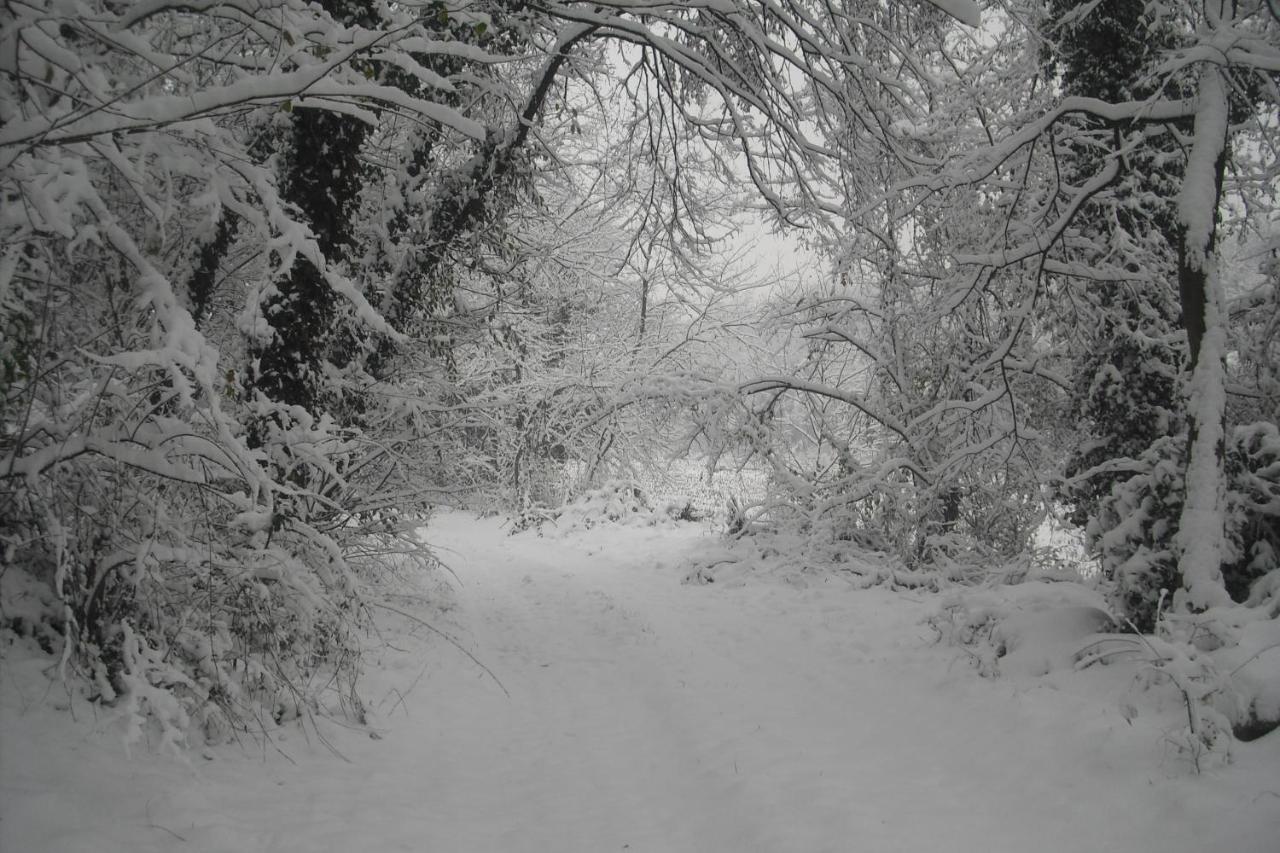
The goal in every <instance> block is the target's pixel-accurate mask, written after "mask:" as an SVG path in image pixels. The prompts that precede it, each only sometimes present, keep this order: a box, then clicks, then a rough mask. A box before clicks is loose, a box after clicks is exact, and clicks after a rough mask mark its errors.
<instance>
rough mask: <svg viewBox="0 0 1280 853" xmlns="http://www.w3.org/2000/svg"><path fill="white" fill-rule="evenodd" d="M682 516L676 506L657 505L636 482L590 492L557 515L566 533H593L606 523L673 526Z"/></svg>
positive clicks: (616, 482) (607, 485)
mask: <svg viewBox="0 0 1280 853" xmlns="http://www.w3.org/2000/svg"><path fill="white" fill-rule="evenodd" d="M679 513H680V508H679V507H677V506H675V505H674V504H662V505H658V506H654V505H653V504H652V503H651V502H650V500H649V497H648V496H647V495H646V494H645V493H644V490H643V489H641V488H640V487H639V486H638V485H636V484H635V483H633V482H630V481H626V480H613V481H610V482H608V483H605V484H604V485H603V486H601V487H600V488H598V489H589V490H587V491H586V492H584V493H583V494H582V495H581V496H580V497H579V498H578V499H577V500H574V501H571V502H570V503H568V504H566V505H565V506H564V507H562V508H561V509H560V510H558V511H557V512H555V513H554V523H555V525H556V528H557V529H559V530H562V531H567V530H574V529H582V530H589V529H591V528H593V527H598V526H600V525H603V524H629V525H644V526H649V525H655V524H664V523H670V522H672V521H674V520H675V518H676V516H677V515H678V514H679Z"/></svg>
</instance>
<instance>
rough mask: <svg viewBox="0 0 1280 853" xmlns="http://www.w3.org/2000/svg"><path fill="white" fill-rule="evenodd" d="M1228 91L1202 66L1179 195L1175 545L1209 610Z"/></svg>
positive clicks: (1217, 538) (1220, 483)
mask: <svg viewBox="0 0 1280 853" xmlns="http://www.w3.org/2000/svg"><path fill="white" fill-rule="evenodd" d="M1227 112H1228V90H1227V86H1226V81H1225V80H1224V79H1223V73H1222V70H1221V69H1220V68H1219V67H1218V66H1217V65H1214V64H1212V63H1208V62H1206V63H1204V65H1203V66H1202V70H1201V78H1200V88H1199V105H1198V108H1197V111H1196V117H1195V131H1194V136H1193V142H1192V148H1191V154H1190V156H1189V157H1188V160H1187V171H1186V176H1185V178H1184V179H1183V183H1182V191H1181V194H1180V195H1179V197H1178V223H1179V226H1180V232H1181V240H1180V241H1179V247H1178V249H1179V251H1178V284H1179V289H1180V291H1181V298H1182V311H1183V322H1184V324H1185V326H1186V330H1187V344H1188V350H1189V352H1190V354H1191V365H1190V366H1191V384H1190V389H1189V395H1188V400H1187V419H1188V424H1189V427H1188V437H1187V464H1186V498H1185V502H1184V503H1183V507H1182V516H1181V518H1180V519H1179V522H1178V534H1177V540H1176V542H1175V544H1176V546H1177V550H1178V552H1179V554H1180V556H1179V561H1178V571H1179V574H1180V575H1181V576H1182V589H1181V590H1180V591H1179V592H1178V593H1177V595H1176V596H1175V603H1177V604H1179V605H1181V606H1183V607H1186V608H1190V609H1192V610H1197V611H1198V610H1205V609H1207V608H1210V607H1214V606H1216V605H1220V604H1227V603H1229V602H1230V597H1229V596H1228V595H1227V590H1226V587H1225V585H1224V584H1223V581H1222V558H1223V549H1224V544H1225V543H1224V533H1223V530H1224V527H1225V524H1224V512H1225V499H1224V491H1225V478H1224V475H1223V456H1224V448H1225V435H1226V427H1225V415H1226V390H1225V380H1226V365H1225V358H1226V315H1225V313H1224V312H1223V295H1222V280H1221V275H1220V270H1219V265H1218V255H1217V245H1216V241H1217V224H1218V223H1217V220H1218V203H1219V200H1220V199H1221V196H1222V178H1223V172H1224V170H1225V165H1226V155H1227V127H1228V121H1227Z"/></svg>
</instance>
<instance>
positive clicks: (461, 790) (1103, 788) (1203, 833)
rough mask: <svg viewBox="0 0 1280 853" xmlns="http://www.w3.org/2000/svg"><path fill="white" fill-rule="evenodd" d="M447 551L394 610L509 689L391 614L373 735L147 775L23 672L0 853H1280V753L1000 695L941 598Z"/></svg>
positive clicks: (115, 739) (441, 525)
mask: <svg viewBox="0 0 1280 853" xmlns="http://www.w3.org/2000/svg"><path fill="white" fill-rule="evenodd" d="M429 538H430V541H432V542H433V543H434V544H435V545H437V546H438V548H439V549H440V553H441V556H442V557H443V558H444V559H445V561H446V562H447V563H448V565H449V566H450V568H451V569H452V570H453V571H454V572H455V573H456V580H455V581H453V587H454V592H453V594H452V596H450V597H447V598H446V599H445V600H444V602H443V603H444V606H443V607H442V606H441V598H440V596H439V595H438V594H432V595H431V596H430V597H428V596H427V595H425V594H424V595H414V594H403V595H399V596H397V597H395V598H394V599H393V600H392V602H391V603H392V604H393V606H395V607H396V608H397V609H398V610H401V611H404V613H406V614H409V615H411V616H414V617H416V618H420V619H424V620H426V621H428V622H430V623H431V624H432V625H433V626H434V627H435V628H436V629H438V630H439V631H444V632H447V633H449V634H450V635H451V636H454V637H456V638H457V640H458V642H459V643H460V644H461V645H462V646H463V647H464V648H465V649H466V650H467V651H469V652H471V653H472V654H474V656H475V657H476V658H477V659H478V660H479V661H480V662H482V663H483V664H484V666H485V667H487V668H488V670H490V671H491V674H490V673H487V672H485V670H484V669H482V668H481V667H480V666H477V664H476V663H474V662H473V661H472V660H470V659H469V658H468V657H467V655H465V654H463V653H462V652H460V651H459V650H458V649H456V648H454V647H452V646H451V645H449V643H447V642H446V641H445V640H444V639H442V637H441V636H440V635H439V634H438V633H436V632H433V631H431V630H428V629H426V628H424V627H423V626H421V625H420V624H418V623H417V622H415V621H414V620H413V619H411V618H406V617H405V616H402V615H399V614H396V613H392V612H389V611H387V612H385V614H384V615H385V617H386V618H385V619H384V620H383V624H382V631H381V635H380V636H378V637H371V638H370V643H371V645H372V647H373V649H374V650H373V652H372V653H371V655H370V660H369V671H368V673H367V675H366V678H365V682H364V693H365V696H366V697H367V698H368V700H369V703H370V705H371V706H372V711H373V714H372V718H371V726H370V728H368V729H365V728H359V727H343V726H340V725H338V724H337V723H335V722H331V721H326V720H321V721H320V722H319V728H318V729H315V728H312V727H307V728H305V729H303V728H299V727H298V726H297V725H296V724H287V725H285V726H283V727H281V728H279V729H277V730H275V731H273V732H272V733H271V742H270V743H268V744H264V743H262V742H252V741H246V742H244V743H242V744H238V745H237V744H228V745H223V746H219V747H214V748H209V749H200V748H197V749H195V750H193V751H192V752H191V753H190V757H189V760H188V761H186V762H184V761H180V760H177V759H175V758H173V757H172V756H165V755H157V754H154V753H149V752H146V751H140V750H138V749H135V750H134V754H133V755H132V757H131V758H125V756H124V752H123V748H122V746H121V742H120V738H119V725H118V723H116V722H113V721H111V720H110V719H109V717H108V716H107V713H106V712H104V711H102V710H98V711H97V712H96V717H95V712H94V710H93V709H92V708H90V707H88V706H86V705H84V704H83V703H81V702H79V701H78V700H76V701H72V700H70V699H68V697H67V696H66V691H64V690H62V689H61V688H52V689H49V688H48V687H47V686H46V682H43V680H42V677H41V676H40V674H39V670H40V669H41V668H42V667H44V666H46V665H47V663H48V662H47V659H40V658H36V657H31V656H30V655H29V654H24V653H22V652H21V651H19V650H18V649H16V648H10V649H8V650H7V651H6V652H5V655H6V656H5V659H4V660H3V666H4V672H3V674H2V675H0V678H2V679H3V681H2V684H3V690H2V692H0V708H2V718H0V850H5V851H19V850H21V851H57V853H78V851H95V853H99V851H130V853H145V851H308V853H313V852H314V851H351V850H362V851H372V853H379V851H398V850H411V851H450V852H451V851H457V852H458V853H482V852H483V851H504V852H505V851H512V853H515V851H555V853H574V852H575V851H583V853H604V851H621V850H628V851H655V852H656V853H679V851H699V853H720V851H726V853H747V852H748V851H767V853H775V852H776V853H791V852H792V851H794V853H816V851H857V853H878V851H932V850H937V849H945V850H948V851H953V853H966V851H982V853H999V851H1019V852H1021V851H1028V850H1039V851H1090V853H1096V851H1125V853H1129V851H1161V853H1178V851H1186V853H1192V852H1193V851H1195V853H1199V851H1206V850H1221V851H1234V853H1275V851H1276V850H1277V841H1276V839H1277V838H1280V737H1278V736H1277V735H1275V734H1273V735H1269V736H1267V737H1264V738H1262V739H1261V740H1259V741H1256V742H1254V743H1252V744H1237V745H1236V746H1235V760H1234V762H1233V763H1232V764H1230V765H1228V766H1217V767H1214V768H1213V769H1210V770H1209V771H1208V772H1206V773H1203V774H1201V775H1198V776H1197V775H1195V774H1193V773H1192V771H1191V768H1190V767H1189V765H1188V763H1187V762H1186V761H1185V760H1184V759H1182V758H1180V757H1179V756H1178V754H1177V753H1176V751H1174V750H1172V749H1170V747H1169V744H1168V742H1167V739H1166V733H1167V732H1169V731H1172V730H1174V729H1176V727H1177V724H1178V718H1177V708H1176V707H1175V704H1176V703H1174V702H1172V699H1171V697H1169V696H1164V695H1161V694H1160V693H1159V691H1158V690H1153V691H1149V692H1144V693H1141V694H1140V695H1139V696H1138V698H1137V699H1136V700H1135V699H1134V698H1133V691H1132V690H1131V689H1129V690H1127V691H1126V687H1127V685H1129V684H1130V683H1131V682H1132V681H1133V678H1134V675H1135V670H1134V669H1133V668H1132V667H1129V668H1126V665H1115V666H1110V667H1094V668H1092V669H1089V670H1086V671H1084V672H1079V673H1076V672H1072V671H1070V670H1054V671H1051V672H1050V673H1049V674H1048V675H1044V674H1029V673H1024V672H1021V671H1014V672H1012V673H1008V674H1003V675H1001V676H1000V677H998V678H981V677H978V676H977V675H976V674H975V671H974V669H973V667H972V666H971V665H970V663H969V662H968V660H967V658H966V655H965V653H964V652H962V651H960V650H958V649H957V648H955V647H953V646H948V645H946V644H940V643H937V642H935V639H936V636H937V634H936V633H935V632H934V631H933V630H932V629H931V628H930V627H929V626H928V625H927V624H926V623H925V621H924V620H925V618H926V617H927V616H928V615H929V614H931V613H936V612H937V611H938V600H937V598H936V596H928V595H924V594H918V595H916V594H913V595H907V594H903V593H897V592H891V591H887V590H882V589H871V590H856V589H854V588H853V586H852V585H851V584H849V583H847V582H846V581H844V580H842V579H840V578H839V577H822V576H819V575H805V574H803V573H796V574H791V575H787V576H786V578H785V580H784V579H783V578H782V577H779V576H769V577H761V578H759V579H757V580H755V581H751V580H750V579H748V580H746V581H745V582H742V583H737V584H735V585H733V586H730V587H726V585H724V584H710V585H705V586H699V585H693V584H683V583H681V580H682V578H683V577H684V576H685V575H686V574H687V573H688V565H689V561H690V555H691V554H693V553H696V552H698V551H699V550H700V549H702V550H705V549H706V548H708V547H709V543H708V539H709V534H708V533H707V532H706V530H705V529H704V528H702V527H700V526H697V525H682V526H679V527H673V526H659V527H624V526H617V525H612V526H604V527H596V528H594V529H591V530H585V531H581V530H580V531H574V532H573V533H572V534H568V535H566V534H563V533H562V532H557V531H556V530H552V529H549V530H548V531H547V535H546V536H545V537H540V536H538V535H536V534H535V533H534V532H526V533H522V534H519V535H516V536H507V535H506V531H505V530H504V529H502V528H501V526H500V523H499V521H498V520H496V519H475V518H473V517H471V516H468V515H463V514H449V515H444V516H442V517H441V518H439V519H437V520H436V521H435V522H433V524H432V527H431V529H430V531H429ZM425 588H426V586H425V585H424V587H423V589H425ZM499 682H500V683H501V684H499ZM1122 695H1125V696H1127V697H1128V698H1126V699H1125V707H1122V706H1121V703H1120V701H1119V699H1120V697H1121V696H1122ZM1135 701H1136V702H1138V703H1139V704H1141V705H1142V707H1141V708H1135V707H1133V704H1132V703H1133V702H1135ZM68 704H70V705H71V710H72V711H73V712H74V713H75V718H74V719H73V718H72V716H71V715H70V714H68V713H65V712H62V711H60V710H59V709H66V708H67V707H68ZM321 735H323V738H324V739H325V740H326V741H327V745H326V744H324V743H321V741H320V736H321Z"/></svg>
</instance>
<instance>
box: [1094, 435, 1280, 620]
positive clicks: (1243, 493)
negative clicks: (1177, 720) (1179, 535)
mask: <svg viewBox="0 0 1280 853" xmlns="http://www.w3.org/2000/svg"><path fill="white" fill-rule="evenodd" d="M1184 448H1185V438H1182V437H1174V438H1167V439H1162V440H1160V441H1157V442H1156V443H1155V444H1153V445H1152V447H1151V448H1150V449H1148V450H1147V451H1146V452H1145V453H1143V454H1142V455H1141V456H1140V457H1139V459H1138V460H1137V464H1138V465H1139V466H1140V468H1141V470H1140V472H1139V473H1137V474H1134V475H1132V476H1130V477H1129V478H1127V479H1125V480H1122V481H1120V482H1118V483H1117V484H1116V485H1115V486H1114V487H1113V488H1112V490H1111V493H1110V495H1109V496H1108V497H1107V498H1105V499H1104V500H1103V501H1102V502H1101V504H1100V509H1099V512H1098V516H1097V518H1096V519H1094V520H1093V521H1092V522H1091V524H1090V526H1089V528H1088V531H1087V532H1088V536H1089V544H1090V547H1091V548H1092V549H1093V550H1094V551H1096V553H1097V554H1098V555H1099V557H1100V559H1101V563H1102V570H1103V574H1104V575H1105V577H1107V578H1108V579H1109V580H1110V581H1112V582H1113V583H1114V593H1113V598H1114V602H1115V606H1116V607H1117V608H1118V610H1119V612H1121V613H1123V614H1124V616H1125V617H1126V618H1127V619H1130V620H1132V621H1133V623H1134V624H1135V625H1136V626H1137V627H1138V629H1139V630H1142V631H1146V632H1150V631H1152V630H1154V628H1155V622H1156V616H1157V611H1158V607H1159V602H1160V598H1161V594H1162V593H1161V591H1162V590H1168V591H1172V590H1175V589H1177V588H1178V587H1179V585H1180V576H1179V574H1178V555H1177V554H1176V552H1175V551H1174V534H1175V533H1176V532H1177V520H1178V517H1179V514H1180V512H1181V509H1182V501H1183V479H1182V470H1183V450H1184ZM1224 472H1225V474H1226V477H1227V491H1226V508H1227V511H1226V513H1225V515H1224V519H1225V523H1226V543H1227V552H1226V554H1225V555H1224V557H1225V559H1224V563H1223V566H1222V575H1223V582H1224V584H1225V586H1226V588H1227V591H1228V592H1229V593H1230V594H1231V596H1232V598H1233V599H1234V600H1235V601H1238V602H1244V601H1248V600H1256V601H1257V602H1258V603H1261V601H1262V600H1263V599H1266V598H1270V597H1272V596H1274V593H1273V592H1266V591H1265V590H1264V589H1263V588H1262V587H1257V585H1258V584H1259V583H1260V582H1261V580H1262V579H1263V578H1264V577H1266V576H1267V575H1268V574H1270V573H1274V572H1276V571H1277V570H1278V569H1280V559H1278V556H1280V432H1277V428H1276V425H1275V424H1270V423H1256V424H1250V425H1246V426H1240V427H1236V428H1235V429H1234V430H1232V431H1231V433H1230V434H1229V436H1228V443H1227V448H1226V462H1225V465H1224ZM1255 587H1256V588H1257V589H1258V592H1257V594H1256V595H1254V593H1253V590H1254V589H1255ZM1251 596H1252V598H1251Z"/></svg>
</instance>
